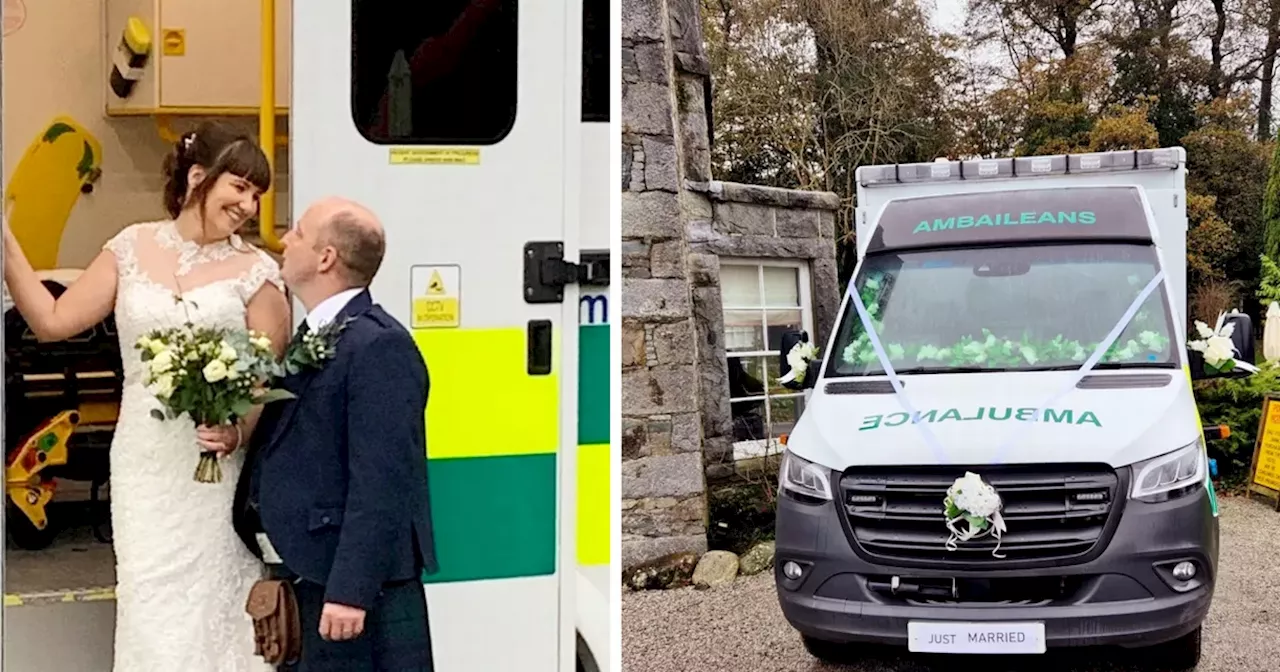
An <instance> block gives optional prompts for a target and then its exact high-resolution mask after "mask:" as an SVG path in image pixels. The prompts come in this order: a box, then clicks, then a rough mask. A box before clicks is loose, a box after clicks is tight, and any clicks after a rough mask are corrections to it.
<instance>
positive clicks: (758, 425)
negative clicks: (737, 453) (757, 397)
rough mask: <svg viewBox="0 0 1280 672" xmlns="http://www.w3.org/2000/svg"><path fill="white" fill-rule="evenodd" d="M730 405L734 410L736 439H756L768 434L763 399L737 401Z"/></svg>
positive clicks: (734, 433) (734, 435)
mask: <svg viewBox="0 0 1280 672" xmlns="http://www.w3.org/2000/svg"><path fill="white" fill-rule="evenodd" d="M729 406H730V410H731V411H732V412H733V440H734V441H754V440H758V439H763V438H766V437H767V436H768V433H767V432H766V431H765V421H764V402H763V401H735V402H733V403H732V404H730V405H729Z"/></svg>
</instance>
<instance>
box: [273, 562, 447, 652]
mask: <svg viewBox="0 0 1280 672" xmlns="http://www.w3.org/2000/svg"><path fill="white" fill-rule="evenodd" d="M293 588H294V592H295V593H296V594H297V597H298V612H299V614H298V615H299V617H300V620H301V622H302V659H301V660H300V661H298V663H297V664H296V665H286V666H281V667H280V670H281V671H282V672H432V670H433V666H432V656H431V630H430V626H429V624H428V621H427V600H426V595H425V593H424V591H423V586H422V583H421V582H419V581H416V580H413V581H405V582H400V583H397V584H393V585H388V586H386V587H385V588H383V590H382V592H380V593H379V594H378V599H377V602H376V603H375V604H374V607H373V608H372V609H371V610H370V611H369V613H368V614H366V615H365V624H364V632H363V633H361V635H360V636H359V637H356V638H355V639H352V640H347V641H345V642H328V641H325V640H324V639H322V638H321V637H320V612H321V611H322V610H323V608H324V586H321V585H319V584H316V583H312V582H310V581H307V580H305V579H304V580H301V581H297V582H296V583H294V586H293Z"/></svg>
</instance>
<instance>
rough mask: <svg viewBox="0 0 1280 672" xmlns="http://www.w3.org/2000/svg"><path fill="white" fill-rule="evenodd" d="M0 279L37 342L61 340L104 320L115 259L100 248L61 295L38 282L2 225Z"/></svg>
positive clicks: (111, 305)
mask: <svg viewBox="0 0 1280 672" xmlns="http://www.w3.org/2000/svg"><path fill="white" fill-rule="evenodd" d="M4 281H5V283H6V284H8V286H9V294H10V296H12V297H13V305H14V306H16V307H17V309H18V312H19V313H22V317H23V318H25V319H26V321H27V325H28V326H29V327H31V331H32V333H34V334H35V335H36V338H37V339H39V340H40V341H41V342H46V343H47V342H50V341H61V340H64V339H67V338H71V337H72V336H75V335H76V334H78V333H80V332H82V331H84V330H85V329H88V328H89V327H92V326H93V325H95V324H97V323H99V322H101V321H102V320H104V319H106V317H107V316H108V315H110V314H111V311H112V310H114V309H115V303H116V284H117V278H116V258H115V255H114V254H113V253H111V252H110V251H107V250H104V251H103V252H101V253H100V254H98V257H97V258H96V259H94V260H93V263H91V264H89V267H88V268H86V269H85V270H84V272H83V273H82V274H81V275H80V277H79V278H77V279H76V281H75V282H73V283H71V285H70V286H69V287H67V291H65V292H63V293H62V296H59V297H58V298H56V299H55V298H54V297H53V294H51V293H50V292H49V290H48V288H46V287H45V286H44V284H43V283H41V282H40V276H38V275H37V274H36V271H35V269H34V268H32V267H31V262H29V261H27V255H26V254H24V253H23V251H22V245H20V244H19V243H18V239H17V238H15V237H14V235H13V232H11V231H9V226H8V224H7V223H6V224H5V226H4Z"/></svg>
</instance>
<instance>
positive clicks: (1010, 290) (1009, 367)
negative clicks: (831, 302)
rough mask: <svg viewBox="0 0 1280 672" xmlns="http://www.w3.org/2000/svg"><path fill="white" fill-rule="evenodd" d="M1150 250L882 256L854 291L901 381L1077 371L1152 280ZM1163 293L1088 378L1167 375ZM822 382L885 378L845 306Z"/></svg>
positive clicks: (1107, 247)
mask: <svg viewBox="0 0 1280 672" xmlns="http://www.w3.org/2000/svg"><path fill="white" fill-rule="evenodd" d="M1157 270H1158V262H1157V257H1156V252H1155V248H1154V247H1153V246H1151V245H1149V244H1147V245H1138V244H1117V243H1100V244H1099V243H1090V244H1078V245H1038V246H1024V247H999V248H990V247H984V248H960V249H948V250H932V251H918V252H900V253H882V254H879V255H873V256H869V257H867V258H866V260H865V261H864V263H863V264H862V266H861V268H860V269H859V271H858V274H857V276H856V277H855V278H854V289H855V291H857V293H858V295H859V296H860V297H861V299H862V301H863V304H864V305H865V306H866V308H867V311H868V312H869V314H870V316H871V318H872V322H873V324H874V327H875V330H876V333H877V335H878V336H879V339H880V342H881V344H882V345H883V347H884V349H885V351H886V354H887V355H888V358H889V362H890V364H891V365H892V366H893V368H894V370H895V372H898V373H944V372H961V371H1037V370H1055V369H1076V368H1079V367H1080V366H1082V365H1083V364H1084V362H1085V360H1086V359H1087V358H1088V357H1089V356H1091V355H1092V354H1093V352H1094V350H1096V349H1097V347H1098V346H1099V344H1100V343H1101V342H1102V340H1103V339H1104V338H1106V336H1107V334H1108V333H1109V332H1110V331H1111V330H1112V329H1113V328H1114V327H1115V325H1116V323H1117V322H1118V321H1119V320H1120V318H1121V316H1123V315H1124V313H1125V311H1126V310H1127V309H1128V307H1129V306H1130V304H1132V303H1133V301H1134V300H1135V299H1136V298H1137V296H1138V294H1139V292H1141V291H1142V289H1143V288H1144V287H1145V286H1146V285H1147V283H1148V282H1150V280H1151V279H1152V278H1153V277H1155V274H1156V272H1157ZM1173 333H1174V331H1173V323H1172V321H1171V320H1170V318H1169V311H1168V302H1167V300H1166V294H1165V291H1164V286H1163V284H1162V285H1161V286H1160V287H1158V288H1157V290H1156V291H1154V292H1152V293H1151V294H1150V295H1149V296H1148V298H1147V299H1146V300H1145V301H1144V302H1143V304H1142V305H1141V306H1140V308H1139V310H1138V311H1137V313H1136V314H1135V315H1134V317H1133V319H1132V320H1131V321H1130V322H1129V325H1128V326H1127V327H1126V328H1125V329H1124V331H1123V332H1122V333H1121V334H1120V337H1119V338H1118V339H1116V341H1115V343H1114V344H1113V345H1112V346H1111V348H1110V349H1109V350H1108V352H1107V354H1106V355H1105V356H1104V357H1103V358H1102V359H1101V360H1100V362H1099V364H1098V365H1097V367H1096V368H1099V369H1107V368H1123V367H1153V366H1154V367H1176V366H1178V362H1179V359H1178V357H1177V356H1176V353H1175V352H1174V349H1173V346H1172V343H1173V337H1172V335H1173ZM831 355H832V356H831V357H829V358H828V364H827V375H828V376H860V375H879V374H883V373H884V369H883V367H882V366H881V365H880V362H879V360H878V358H877V357H876V353H875V350H874V348H873V347H872V345H871V340H870V338H868V336H867V333H866V331H865V330H864V329H863V327H862V322H861V320H859V318H858V314H857V312H856V310H855V309H854V307H853V306H852V305H851V304H850V305H846V306H845V309H844V311H843V317H842V318H841V322H840V325H839V327H838V330H837V337H836V340H835V348H834V349H833V350H832V353H831Z"/></svg>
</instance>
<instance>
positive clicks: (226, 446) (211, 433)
mask: <svg viewBox="0 0 1280 672" xmlns="http://www.w3.org/2000/svg"><path fill="white" fill-rule="evenodd" d="M241 438H242V436H241V431H240V429H239V427H238V426H237V425H218V426H216V427H210V426H208V425H201V426H199V427H196V443H198V444H200V448H201V449H202V450H212V451H213V452H215V453H217V454H218V456H219V457H225V456H227V455H230V454H231V453H233V452H235V450H236V449H237V448H239V447H240V442H241Z"/></svg>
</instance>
